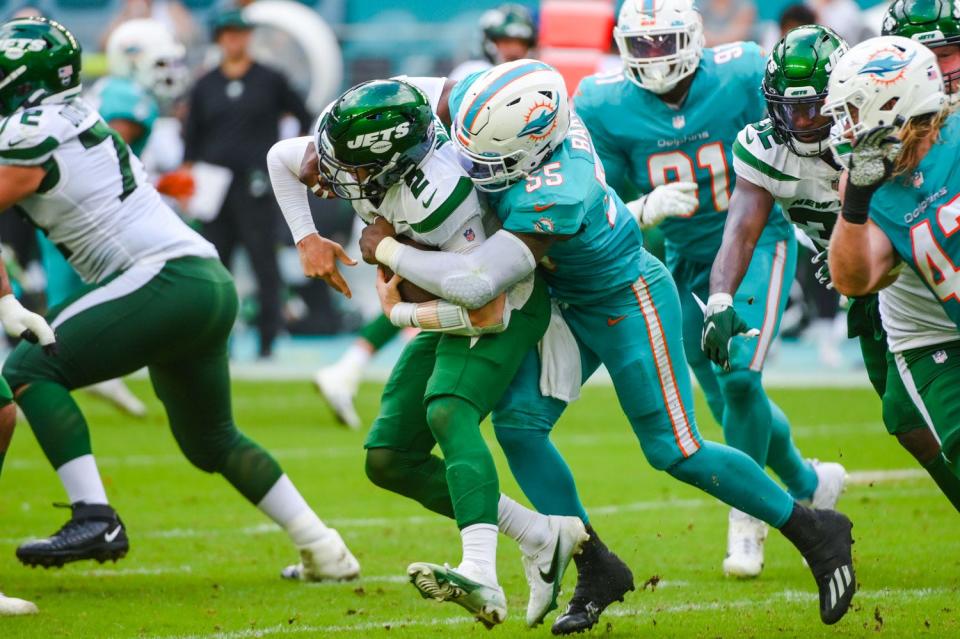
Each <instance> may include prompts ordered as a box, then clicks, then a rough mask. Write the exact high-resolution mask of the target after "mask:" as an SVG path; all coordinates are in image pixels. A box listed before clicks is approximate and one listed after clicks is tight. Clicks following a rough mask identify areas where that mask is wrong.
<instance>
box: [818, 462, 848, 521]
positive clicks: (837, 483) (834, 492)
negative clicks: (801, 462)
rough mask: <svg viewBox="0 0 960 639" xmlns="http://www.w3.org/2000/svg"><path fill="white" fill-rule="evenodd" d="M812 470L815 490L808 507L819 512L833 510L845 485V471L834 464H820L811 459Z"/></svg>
mask: <svg viewBox="0 0 960 639" xmlns="http://www.w3.org/2000/svg"><path fill="white" fill-rule="evenodd" d="M810 463H811V464H812V465H813V470H814V471H816V473H817V479H818V480H819V481H818V482H817V489H816V490H815V491H813V498H812V499H811V500H810V504H809V505H810V507H811V508H816V509H819V510H834V509H835V508H836V507H837V502H838V501H839V500H840V494H841V493H843V489H844V488H845V487H846V485H847V469H846V468H844V467H843V466H841V465H840V464H837V463H834V462H821V461H819V460H817V459H811V460H810Z"/></svg>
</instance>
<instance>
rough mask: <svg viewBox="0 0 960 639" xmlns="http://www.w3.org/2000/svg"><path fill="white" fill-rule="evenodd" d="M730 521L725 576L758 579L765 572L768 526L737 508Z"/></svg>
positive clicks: (731, 511)
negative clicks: (764, 561)
mask: <svg viewBox="0 0 960 639" xmlns="http://www.w3.org/2000/svg"><path fill="white" fill-rule="evenodd" d="M729 521H730V526H729V529H728V531H727V556H726V557H725V558H724V560H723V574H725V575H727V576H728V577H736V578H738V579H753V578H754V577H758V576H759V575H760V572H761V571H763V544H764V542H765V541H766V540H767V525H766V524H765V523H764V522H762V521H760V520H759V519H757V518H756V517H751V516H750V515H748V514H747V513H745V512H742V511H740V510H737V509H736V508H731V509H730V520H729Z"/></svg>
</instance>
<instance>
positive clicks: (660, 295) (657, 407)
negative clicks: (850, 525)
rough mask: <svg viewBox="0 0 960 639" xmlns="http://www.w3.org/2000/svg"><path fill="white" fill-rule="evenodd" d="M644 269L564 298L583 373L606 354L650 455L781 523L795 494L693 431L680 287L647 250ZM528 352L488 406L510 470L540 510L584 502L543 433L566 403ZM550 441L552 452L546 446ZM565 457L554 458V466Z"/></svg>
mask: <svg viewBox="0 0 960 639" xmlns="http://www.w3.org/2000/svg"><path fill="white" fill-rule="evenodd" d="M642 259H643V260H644V264H643V269H642V275H641V277H640V278H638V279H637V281H636V282H635V283H634V284H633V285H631V286H625V287H622V288H620V289H619V290H615V291H612V292H611V294H610V296H609V297H608V298H606V300H604V301H603V302H600V303H594V304H591V305H584V306H575V305H565V306H562V308H563V316H564V318H565V319H566V321H567V323H568V324H569V326H570V329H571V330H572V331H573V334H574V336H575V337H576V338H577V342H578V345H579V348H580V358H581V363H582V368H583V372H584V377H583V379H584V380H585V379H586V378H587V377H589V375H590V374H592V373H593V372H594V371H595V370H596V369H597V367H598V366H599V365H600V364H601V363H602V364H604V365H605V366H606V368H607V370H608V371H609V373H610V376H611V378H612V379H613V384H614V388H615V389H616V392H617V397H618V399H619V401H620V406H621V408H622V409H623V412H624V413H625V414H626V416H627V418H628V419H629V421H630V425H631V426H632V427H633V431H634V433H635V434H636V436H637V439H638V440H639V442H640V447H641V449H642V450H643V453H644V455H645V456H646V458H647V461H648V462H649V463H650V465H651V466H653V467H654V468H656V469H658V470H665V471H667V472H668V473H670V474H671V475H673V476H674V477H675V478H677V479H679V480H681V481H684V482H686V483H689V484H692V485H694V486H697V487H698V488H700V489H701V490H704V491H706V492H708V493H710V494H711V495H713V496H715V497H717V498H718V499H720V500H722V501H725V502H726V503H728V504H730V505H731V506H734V507H735V508H738V509H740V510H742V511H744V512H746V513H749V514H751V515H753V516H755V517H757V518H759V519H762V520H764V521H766V522H768V523H770V524H771V525H773V526H776V527H780V526H782V525H783V524H784V523H785V522H786V521H787V519H788V518H789V516H790V513H791V511H792V509H793V503H794V502H793V499H791V497H790V496H789V495H788V494H787V493H786V492H785V491H783V490H782V489H781V488H780V487H779V486H778V485H777V484H776V482H774V481H773V480H772V479H771V478H770V477H768V476H767V474H766V473H765V472H764V471H763V469H762V468H761V467H760V466H758V465H757V464H756V463H755V462H754V461H753V460H752V459H750V458H749V457H748V456H747V455H745V454H744V453H742V452H740V451H738V450H735V449H733V448H729V447H727V446H722V445H719V444H715V443H712V442H706V441H704V440H703V439H702V438H701V437H700V433H699V432H698V431H697V426H696V419H695V417H694V412H693V390H692V387H691V382H690V376H689V374H688V372H687V370H686V366H685V364H684V362H685V359H684V344H683V339H682V333H681V331H680V302H679V299H678V297H677V289H676V286H675V285H674V283H673V280H672V279H671V278H670V274H669V273H668V272H667V269H666V267H664V266H663V264H662V263H660V261H659V260H657V259H656V258H654V257H652V256H650V255H649V254H647V253H644V254H643V258H642ZM532 363H538V362H537V361H536V360H532V359H531V358H530V357H529V356H528V358H527V360H526V362H525V365H524V366H522V367H521V369H520V372H519V373H518V375H517V377H516V378H515V379H514V381H513V383H512V384H511V385H510V388H509V389H508V391H507V393H506V394H505V395H504V397H503V399H502V400H501V402H500V404H499V405H498V406H497V408H496V409H495V410H494V412H493V424H494V428H495V431H496V434H497V439H498V440H499V442H500V444H501V446H502V447H503V450H504V453H505V454H506V455H507V461H508V462H509V464H510V469H511V471H513V474H514V477H515V478H516V479H517V482H518V483H519V484H520V487H521V489H522V490H523V491H524V494H526V496H527V498H528V499H530V501H531V502H532V503H533V505H534V506H535V507H536V508H537V510H539V511H541V512H544V513H547V514H576V513H582V512H583V506H582V505H581V504H580V502H579V498H578V496H577V494H576V489H575V487H573V483H572V480H570V481H565V480H564V478H567V477H569V476H570V471H569V469H568V468H566V464H565V463H564V462H563V459H562V458H561V457H560V455H559V453H556V452H555V449H553V446H552V444H549V440H548V438H547V433H549V431H550V429H552V427H553V425H554V424H555V423H556V421H557V419H559V417H560V414H561V413H562V411H563V408H564V406H565V405H564V403H563V402H560V401H558V400H555V399H552V398H547V397H543V396H542V395H540V392H539V385H538V380H539V366H533V365H532ZM545 445H549V447H550V449H551V450H553V453H554V454H549V455H548V454H544V453H543V449H544V446H545ZM561 465H562V466H563V467H560V466H561Z"/></svg>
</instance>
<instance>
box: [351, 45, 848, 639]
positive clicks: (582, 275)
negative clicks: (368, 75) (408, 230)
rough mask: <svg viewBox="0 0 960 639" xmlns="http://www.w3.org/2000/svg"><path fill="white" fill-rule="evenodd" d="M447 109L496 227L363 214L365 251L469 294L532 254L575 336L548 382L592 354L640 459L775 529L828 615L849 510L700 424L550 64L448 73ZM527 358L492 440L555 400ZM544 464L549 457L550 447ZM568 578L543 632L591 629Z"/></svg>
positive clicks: (655, 299)
mask: <svg viewBox="0 0 960 639" xmlns="http://www.w3.org/2000/svg"><path fill="white" fill-rule="evenodd" d="M450 111H451V113H455V114H456V115H455V117H454V121H453V126H452V134H453V140H454V143H455V144H456V145H457V146H458V147H459V149H460V152H461V154H462V155H463V157H464V158H465V160H468V161H469V164H470V168H469V171H470V174H471V177H472V179H473V181H474V184H475V185H476V186H477V187H478V188H479V189H481V190H484V191H486V192H487V193H488V204H489V206H490V207H491V208H492V209H493V210H494V211H495V212H496V213H497V216H498V217H499V218H500V221H501V223H502V225H503V228H502V229H501V230H500V231H498V232H497V233H495V234H493V235H492V236H491V237H490V238H488V239H487V240H486V241H485V242H484V243H483V244H482V245H481V246H480V247H478V248H477V249H476V250H474V251H472V252H471V253H469V254H465V255H460V254H454V253H439V252H435V251H420V250H417V249H416V248H413V247H409V246H404V245H402V244H400V243H399V242H397V241H396V240H395V239H394V238H393V237H390V234H389V232H388V230H387V229H385V228H384V226H383V225H375V226H371V227H367V229H368V230H369V233H367V234H366V238H365V244H366V245H367V247H368V250H369V247H370V246H371V245H372V246H374V247H375V248H374V253H375V255H376V258H377V260H378V261H379V262H380V263H382V264H384V265H385V266H387V267H388V268H390V269H391V270H393V271H394V272H395V273H397V274H398V275H400V276H401V277H404V278H406V279H408V280H410V281H411V282H413V283H414V284H416V285H417V286H420V287H421V288H424V289H426V290H428V291H430V292H432V293H434V294H435V295H439V296H441V297H443V298H445V299H448V300H450V301H452V302H454V303H457V304H462V305H464V306H467V307H472V308H475V307H479V306H482V305H483V304H485V303H487V302H488V301H489V300H490V299H493V298H494V297H496V296H497V295H499V294H500V292H502V291H503V290H505V289H506V288H507V287H509V286H510V285H511V284H513V283H515V282H517V281H519V280H520V279H522V278H524V277H526V276H528V275H529V273H530V272H531V271H532V270H534V269H535V268H536V267H537V265H538V264H542V265H543V267H544V277H545V279H546V280H547V283H548V284H549V286H550V290H551V294H552V296H553V297H554V298H555V299H556V301H557V303H558V305H559V307H560V309H561V310H562V316H563V319H564V320H565V322H566V324H567V325H568V326H569V328H570V330H571V332H572V334H573V337H574V338H575V339H574V340H570V342H569V347H567V348H563V347H558V348H557V351H559V352H558V353H556V354H555V356H556V357H560V358H562V359H565V361H566V362H567V363H566V365H563V366H560V367H558V368H559V374H558V375H557V377H559V378H560V379H559V381H560V382H562V383H563V382H565V383H566V384H567V385H572V386H573V387H574V388H576V387H578V386H579V383H580V381H581V380H582V379H585V378H587V377H589V376H590V375H591V374H592V373H593V372H594V371H595V370H596V369H597V368H598V367H599V365H600V364H601V363H602V364H604V365H605V366H606V368H607V370H608V371H609V372H610V375H611V377H612V378H613V383H614V387H615V388H616V391H617V395H618V398H619V400H620V404H621V407H622V408H623V411H624V413H625V414H626V415H627V417H628V418H629V420H630V423H631V425H632V426H633V429H634V432H635V434H636V436H637V438H638V440H639V441H640V445H641V448H642V450H643V452H644V454H645V456H646V457H647V459H648V461H649V462H650V464H651V465H652V466H653V467H654V468H657V469H659V470H664V471H666V472H668V473H669V474H670V475H671V476H673V477H675V478H676V479H679V480H681V481H683V482H686V483H689V484H691V485H693V486H696V487H698V488H700V489H701V490H704V491H706V492H708V493H709V494H711V495H713V496H715V497H717V498H719V499H721V500H724V501H726V502H728V503H730V504H731V505H733V506H735V507H737V508H739V509H740V510H742V511H744V512H746V513H749V514H751V515H753V516H755V517H758V518H760V519H763V520H764V521H766V522H768V523H769V524H771V525H773V526H774V527H776V528H778V529H779V530H781V532H783V534H784V536H786V537H787V538H788V539H789V540H790V541H791V542H792V543H793V544H794V545H795V546H796V547H797V548H798V550H800V552H801V554H803V556H804V557H805V558H806V559H807V561H808V563H809V565H810V568H811V571H812V572H813V574H814V578H815V580H816V583H817V587H818V589H819V592H820V616H821V620H823V621H824V623H835V622H836V621H838V620H839V619H840V618H841V617H842V616H843V615H844V614H845V612H846V610H847V609H848V607H849V605H850V602H851V599H852V596H853V592H854V590H855V588H856V581H855V577H854V574H853V565H852V563H851V558H850V548H851V544H852V538H851V535H850V529H851V524H850V521H849V519H847V518H846V517H845V516H843V515H841V514H839V513H836V512H834V511H828V510H812V509H809V508H807V507H805V506H803V505H801V504H800V503H799V502H797V501H796V500H794V499H793V498H791V496H790V495H789V494H787V493H786V492H785V491H784V490H782V489H781V488H780V487H779V486H778V485H777V484H776V483H775V482H774V481H773V480H772V479H771V478H769V477H768V476H767V475H766V473H764V472H763V470H762V469H761V468H760V467H759V466H757V464H756V463H754V462H753V460H751V459H750V458H749V457H748V456H747V455H745V454H743V453H742V452H740V451H737V450H735V449H733V448H729V447H727V446H722V445H718V444H715V443H712V442H708V441H704V440H703V439H702V438H701V437H700V434H699V433H698V431H697V427H696V420H695V418H694V414H693V391H692V387H691V383H690V378H689V375H688V374H687V373H686V370H685V368H684V366H683V364H682V362H683V359H682V357H683V339H682V335H681V332H680V331H679V330H678V328H677V327H678V325H679V319H680V302H679V300H678V297H677V289H676V287H675V286H674V284H673V281H672V279H671V278H670V275H669V273H668V272H667V270H666V268H665V267H664V266H663V265H662V264H661V263H660V262H659V261H658V260H657V259H656V258H654V257H653V256H651V255H650V254H648V253H647V252H646V251H645V250H644V249H643V245H642V234H641V232H640V229H639V228H638V226H637V225H636V223H635V221H634V220H633V219H631V215H630V213H629V211H628V210H627V208H626V206H625V205H624V204H623V202H622V200H621V199H620V198H619V197H618V196H617V194H616V192H614V191H613V190H612V189H611V188H609V187H608V186H607V184H606V182H605V178H604V171H603V166H602V165H601V164H600V162H599V160H598V159H597V156H596V153H595V151H594V149H593V144H592V142H591V139H590V134H589V133H588V132H587V129H586V127H584V125H583V123H582V122H581V121H580V119H579V117H577V115H576V114H575V113H573V112H572V111H571V110H570V108H569V105H568V103H567V92H566V88H565V86H564V81H563V78H562V77H561V76H560V74H559V73H557V71H556V70H555V69H553V67H551V66H549V65H547V64H544V63H542V62H537V61H534V60H520V61H517V62H512V63H508V64H502V65H499V66H497V67H494V68H492V69H490V70H489V71H486V72H483V73H479V74H475V75H472V76H469V77H468V78H466V79H465V80H464V81H463V82H462V83H460V84H458V85H457V86H456V87H455V88H454V90H453V92H452V93H451V97H450ZM574 345H575V346H574ZM548 348H550V346H546V345H545V346H544V350H547V349H548ZM677 362H679V365H677ZM540 363H541V360H540V357H539V356H538V354H537V353H536V351H533V352H531V353H530V354H529V356H528V357H527V361H526V362H524V364H523V365H522V366H521V369H520V372H519V373H518V375H517V377H516V378H515V379H514V381H513V383H512V384H511V387H510V389H509V390H508V391H507V394H506V395H505V396H504V399H503V400H502V401H501V403H500V404H499V405H498V406H497V408H496V409H495V411H494V414H493V422H494V427H495V429H496V431H497V436H498V438H499V439H500V441H501V444H503V442H504V434H505V433H506V432H510V431H513V435H514V437H517V438H522V437H524V436H526V437H542V438H543V439H546V435H547V434H548V433H549V431H550V428H551V427H552V426H553V424H554V423H555V422H556V420H557V419H558V418H559V417H560V414H561V413H562V411H563V409H564V407H565V406H566V402H564V401H560V400H558V399H556V398H553V397H546V396H545V395H543V394H542V393H541V382H544V383H545V385H550V381H551V380H550V379H549V377H550V375H546V376H543V377H546V378H548V379H546V380H544V379H542V376H541V372H542V371H541V370H540V368H541V366H540ZM547 372H549V371H547ZM571 383H572V384H571ZM572 395H573V393H568V396H570V398H571V399H572ZM504 448H505V450H508V449H509V446H504ZM508 456H509V452H508ZM520 461H522V460H514V459H511V460H510V462H511V469H512V470H513V472H514V476H515V477H516V478H517V480H518V482H519V483H520V485H521V488H522V489H523V490H524V492H525V494H526V495H527V496H528V497H529V498H530V499H531V501H533V502H534V505H537V507H538V508H540V506H539V504H538V501H541V500H544V499H547V498H549V499H551V500H553V501H554V502H555V503H556V502H558V501H560V500H567V502H568V504H567V505H566V508H567V509H569V511H570V512H577V513H582V512H583V506H582V505H581V504H580V503H579V499H578V497H577V495H576V492H575V490H572V491H571V490H567V486H565V485H564V484H563V483H560V484H558V483H556V482H553V481H551V480H552V479H553V477H554V476H555V474H556V469H554V468H546V467H545V466H546V462H547V461H549V457H548V456H546V455H544V456H542V457H541V458H539V459H538V460H537V462H538V463H539V464H540V467H538V468H536V469H524V468H517V467H516V466H515V464H516V463H517V462H520ZM553 463H554V464H563V460H562V459H560V458H559V456H556V459H555V460H554V461H553ZM564 470H565V471H566V472H567V473H568V474H569V470H568V469H564ZM545 480H546V481H545ZM558 492H560V493H561V494H559V495H558V494H557V493H558ZM547 495H549V497H545V496H547ZM577 567H578V572H580V569H581V564H580V563H578V565H577ZM582 582H583V580H582V579H581V583H578V587H577V590H575V592H574V595H573V599H572V600H571V602H570V605H569V606H568V608H567V610H566V612H564V613H563V614H562V615H560V617H558V619H557V620H556V621H555V623H554V626H553V631H554V633H556V634H567V633H570V632H577V631H581V630H585V629H587V628H589V627H591V626H592V625H594V624H595V623H596V621H597V618H598V616H599V613H600V612H602V609H603V607H604V606H605V605H607V604H609V603H610V601H600V602H597V601H593V600H590V599H588V598H587V597H586V593H585V592H584V590H583V587H584V584H583V583H582Z"/></svg>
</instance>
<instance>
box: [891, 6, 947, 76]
mask: <svg viewBox="0 0 960 639" xmlns="http://www.w3.org/2000/svg"><path fill="white" fill-rule="evenodd" d="M881 32H882V34H883V35H897V36H903V37H904V38H910V39H911V40H916V41H917V42H920V43H921V44H924V45H926V46H927V47H928V48H930V49H936V48H937V47H945V46H948V45H951V44H955V45H960V3H957V2H955V1H954V0H895V2H894V3H893V4H891V5H890V8H889V9H887V15H885V16H884V18H883V27H882V31H881ZM958 82H960V69H955V70H953V71H949V72H945V73H944V74H943V84H944V87H945V88H946V92H947V93H948V94H949V93H953V92H954V87H955V86H956V84H957V83H958Z"/></svg>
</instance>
